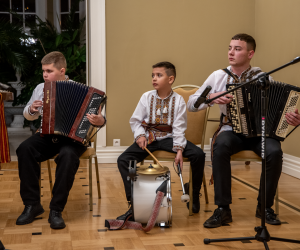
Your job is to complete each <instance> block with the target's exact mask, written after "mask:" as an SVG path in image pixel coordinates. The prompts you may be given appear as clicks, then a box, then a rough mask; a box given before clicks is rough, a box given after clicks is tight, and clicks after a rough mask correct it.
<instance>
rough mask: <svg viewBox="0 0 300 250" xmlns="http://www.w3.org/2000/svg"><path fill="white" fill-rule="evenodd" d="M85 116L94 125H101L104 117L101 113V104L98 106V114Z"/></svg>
mask: <svg viewBox="0 0 300 250" xmlns="http://www.w3.org/2000/svg"><path fill="white" fill-rule="evenodd" d="M86 118H88V120H89V122H90V123H91V124H92V125H94V126H102V125H103V124H104V122H105V119H104V118H103V116H102V114H101V106H100V107H99V111H98V115H95V114H86Z"/></svg>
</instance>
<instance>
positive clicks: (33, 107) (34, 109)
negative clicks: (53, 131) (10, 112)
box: [30, 100, 43, 114]
mask: <svg viewBox="0 0 300 250" xmlns="http://www.w3.org/2000/svg"><path fill="white" fill-rule="evenodd" d="M42 106H43V102H42V101H39V100H36V101H34V102H33V103H32V104H31V105H30V113H32V114H33V113H36V112H38V111H39V110H38V108H39V107H42Z"/></svg>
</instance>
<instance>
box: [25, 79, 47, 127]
mask: <svg viewBox="0 0 300 250" xmlns="http://www.w3.org/2000/svg"><path fill="white" fill-rule="evenodd" d="M41 87H42V89H41ZM43 88H44V85H42V86H41V84H40V85H38V86H37V87H36V88H35V89H34V90H33V93H32V96H31V98H30V100H29V102H28V103H27V105H26V107H25V108H24V111H23V115H24V117H25V118H26V119H27V120H29V121H33V120H36V119H38V118H39V116H40V115H41V110H42V107H40V108H38V110H39V111H38V112H35V113H33V114H31V113H30V110H29V109H30V106H31V104H32V103H33V102H34V101H36V100H39V101H42V98H43Z"/></svg>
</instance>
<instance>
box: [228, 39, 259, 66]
mask: <svg viewBox="0 0 300 250" xmlns="http://www.w3.org/2000/svg"><path fill="white" fill-rule="evenodd" d="M253 55H254V51H253V50H248V48H247V43H246V42H245V41H241V40H231V42H230V44H229V50H228V60H229V64H230V65H231V66H236V67H240V66H244V65H245V64H248V63H249V62H250V60H251V58H252V57H253Z"/></svg>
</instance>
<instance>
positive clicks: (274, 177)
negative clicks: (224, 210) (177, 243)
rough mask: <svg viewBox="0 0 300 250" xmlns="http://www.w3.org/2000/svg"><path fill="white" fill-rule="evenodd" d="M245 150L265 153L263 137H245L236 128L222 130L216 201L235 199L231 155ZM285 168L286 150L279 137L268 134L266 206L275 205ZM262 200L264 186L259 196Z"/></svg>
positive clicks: (216, 155)
mask: <svg viewBox="0 0 300 250" xmlns="http://www.w3.org/2000/svg"><path fill="white" fill-rule="evenodd" d="M242 150H252V151H254V152H255V153H256V154H257V155H261V138H260V137H254V138H245V137H244V136H242V135H236V134H234V133H233V132H232V131H224V132H221V133H220V134H219V135H218V136H217V139H216V141H215V144H214V147H213V162H212V165H213V176H214V188H215V204H216V205H220V206H222V205H223V206H224V205H229V204H231V203H232V197H231V165H230V156H231V155H233V154H236V153H238V152H240V151H242ZM281 171H282V150H281V144H280V142H279V141H277V140H275V139H273V138H266V175H267V176H266V180H267V183H266V207H267V208H271V207H272V206H273V203H274V197H275V194H276V189H277V185H278V181H279V178H280V175H281ZM257 201H258V203H259V204H260V203H261V188H259V194H258V198H257Z"/></svg>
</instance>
